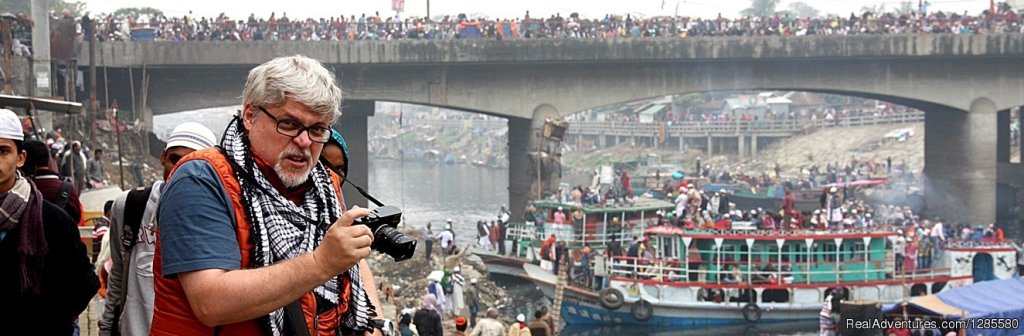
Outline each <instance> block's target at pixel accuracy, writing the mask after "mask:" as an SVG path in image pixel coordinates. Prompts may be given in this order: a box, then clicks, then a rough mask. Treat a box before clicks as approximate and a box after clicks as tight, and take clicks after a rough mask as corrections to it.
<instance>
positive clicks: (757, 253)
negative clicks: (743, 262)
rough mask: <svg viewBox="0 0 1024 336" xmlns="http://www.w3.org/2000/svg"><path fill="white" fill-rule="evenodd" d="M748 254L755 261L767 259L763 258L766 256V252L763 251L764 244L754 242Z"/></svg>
mask: <svg viewBox="0 0 1024 336" xmlns="http://www.w3.org/2000/svg"><path fill="white" fill-rule="evenodd" d="M750 255H751V257H753V259H754V261H756V262H765V261H767V260H765V259H766V258H767V253H765V249H764V245H757V244H755V245H754V246H753V247H751V248H750Z"/></svg>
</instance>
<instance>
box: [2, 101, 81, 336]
mask: <svg viewBox="0 0 1024 336" xmlns="http://www.w3.org/2000/svg"><path fill="white" fill-rule="evenodd" d="M24 139H25V138H24V134H23V133H22V128H21V121H20V120H19V119H18V116H17V115H15V114H14V112H11V111H10V110H4V109H0V298H3V299H2V300H0V301H2V304H0V325H2V326H3V327H4V333H5V334H11V335H29V334H33V335H71V333H72V330H73V321H74V320H75V318H77V317H78V315H79V314H81V313H82V311H83V310H85V307H86V305H88V304H89V300H90V299H92V297H93V296H94V295H95V294H96V290H97V289H99V278H97V277H96V273H95V272H93V267H92V263H90V262H89V257H88V256H87V255H86V252H85V244H83V243H82V240H81V239H79V235H78V228H77V227H76V223H75V222H74V221H72V219H71V217H69V216H68V214H67V213H65V212H64V211H63V210H61V208H60V207H58V206H56V205H54V204H53V203H50V202H46V201H44V200H43V196H42V195H41V194H40V193H39V190H38V189H37V188H36V187H35V183H33V182H32V180H31V179H28V178H25V177H24V176H22V175H21V173H20V172H19V171H18V168H19V167H21V166H22V165H24V164H25V156H26V154H25V151H24V149H23V142H24Z"/></svg>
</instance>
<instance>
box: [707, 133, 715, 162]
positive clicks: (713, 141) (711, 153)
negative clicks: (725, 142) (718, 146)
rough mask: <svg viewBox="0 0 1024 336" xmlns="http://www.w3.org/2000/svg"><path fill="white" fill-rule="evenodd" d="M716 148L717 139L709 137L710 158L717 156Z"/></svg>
mask: <svg viewBox="0 0 1024 336" xmlns="http://www.w3.org/2000/svg"><path fill="white" fill-rule="evenodd" d="M714 148H715V138H714V137H712V136H710V135H708V157H709V158H710V157H711V156H712V155H715V154H714V152H715V150H714Z"/></svg>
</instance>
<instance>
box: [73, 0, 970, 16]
mask: <svg viewBox="0 0 1024 336" xmlns="http://www.w3.org/2000/svg"><path fill="white" fill-rule="evenodd" d="M85 2H86V3H87V4H88V9H89V11H91V12H94V13H109V12H112V11H114V10H116V9H118V8H123V7H141V6H148V7H154V8H157V9H160V10H162V11H163V12H164V13H165V14H167V15H168V16H182V15H185V14H186V13H188V11H189V10H191V11H193V13H194V14H195V15H196V16H216V15H217V14H219V13H227V14H228V16H229V17H232V18H237V19H244V18H246V17H248V16H249V14H250V13H255V14H256V16H258V17H269V16H270V13H271V12H277V15H278V16H280V15H281V12H285V13H287V14H288V16H289V18H295V17H302V18H305V17H314V18H319V17H331V16H337V15H341V14H344V15H345V16H349V15H356V16H358V15H359V14H362V13H367V14H372V13H373V12H374V11H380V15H382V16H384V15H388V16H390V15H394V11H393V10H391V2H392V0H335V1H326V0H321V1H308V0H298V1H279V0H278V1H264V0H248V1H244V0H242V1H240V0H223V1H222V0H172V1H166V0H162V1H158V0H85ZM791 2H794V1H793V0H783V1H782V2H781V4H780V6H779V9H785V8H787V7H788V5H789V3H791ZM804 2H806V3H809V4H811V5H812V6H814V7H815V8H817V9H818V10H819V11H821V12H822V13H823V14H825V13H833V14H839V15H843V16H847V15H849V14H850V12H858V13H859V12H860V9H861V8H862V7H864V6H875V5H879V4H885V6H886V7H887V8H892V7H899V5H900V3H901V2H902V1H900V0H804ZM929 2H930V3H931V6H930V7H929V11H934V10H942V11H957V12H963V11H965V10H966V11H968V12H969V13H970V14H977V13H980V12H981V11H982V10H984V9H986V8H988V5H989V1H988V0H931V1H929ZM677 3H678V6H679V14H680V15H688V16H699V17H714V16H716V15H718V13H722V15H723V16H727V17H736V16H738V15H739V11H741V10H743V9H744V8H746V7H747V6H748V5H749V4H750V1H749V0H678V1H677V0H614V1H609V0H510V1H498V0H431V1H430V12H431V15H439V14H453V15H454V14H459V13H466V14H477V13H479V14H483V15H486V16H488V17H491V18H504V17H521V16H523V14H524V13H525V12H526V11H527V10H529V11H530V14H531V16H533V17H539V16H549V15H552V14H555V13H561V14H562V15H563V16H567V15H568V14H569V13H572V12H578V13H580V15H582V16H584V17H591V18H594V17H597V18H599V17H603V16H604V15H605V14H608V13H612V14H628V13H637V14H641V15H643V16H657V15H672V14H673V13H674V12H675V10H676V4H677ZM913 3H914V5H915V6H916V4H917V0H913ZM426 8H427V0H406V1H405V12H404V14H403V15H414V16H423V15H425V14H426Z"/></svg>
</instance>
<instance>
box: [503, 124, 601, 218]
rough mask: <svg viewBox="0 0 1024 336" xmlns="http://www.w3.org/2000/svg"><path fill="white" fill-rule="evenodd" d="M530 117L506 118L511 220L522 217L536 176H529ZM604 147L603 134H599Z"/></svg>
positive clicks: (531, 135)
mask: <svg viewBox="0 0 1024 336" xmlns="http://www.w3.org/2000/svg"><path fill="white" fill-rule="evenodd" d="M530 123H531V121H530V119H518V118H509V119H508V205H509V208H508V210H509V212H511V213H512V221H520V220H522V219H523V211H524V210H526V204H527V202H528V201H529V199H530V195H528V194H529V192H530V185H531V183H534V182H535V180H536V178H535V177H533V176H530V172H531V171H533V170H532V169H531V168H530V162H531V161H530V155H529V143H530V142H529V141H528V140H527V139H530V138H532V137H534V135H533V134H532V132H531V129H530ZM600 139H601V147H604V135H601V136H600Z"/></svg>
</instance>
